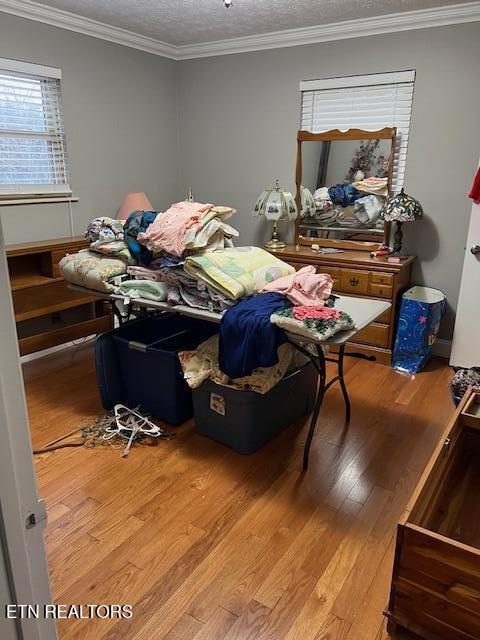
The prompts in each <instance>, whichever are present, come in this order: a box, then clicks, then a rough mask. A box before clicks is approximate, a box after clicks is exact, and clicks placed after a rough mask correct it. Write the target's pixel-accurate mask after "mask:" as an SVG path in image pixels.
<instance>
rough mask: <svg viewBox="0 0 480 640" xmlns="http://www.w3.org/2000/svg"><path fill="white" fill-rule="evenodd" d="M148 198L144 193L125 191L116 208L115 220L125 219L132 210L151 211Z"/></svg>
mask: <svg viewBox="0 0 480 640" xmlns="http://www.w3.org/2000/svg"><path fill="white" fill-rule="evenodd" d="M153 210H154V209H153V206H152V203H151V202H150V200H149V199H148V198H147V196H146V195H145V194H144V193H127V195H126V196H125V197H124V199H123V202H122V205H121V207H120V209H119V210H118V215H117V220H126V219H127V218H128V216H129V215H130V214H131V213H132V211H153Z"/></svg>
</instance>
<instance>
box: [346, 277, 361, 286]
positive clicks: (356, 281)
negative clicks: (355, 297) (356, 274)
mask: <svg viewBox="0 0 480 640" xmlns="http://www.w3.org/2000/svg"><path fill="white" fill-rule="evenodd" d="M349 282H350V284H351V285H352V287H356V286H358V285H359V284H360V280H359V279H358V278H350V280H349Z"/></svg>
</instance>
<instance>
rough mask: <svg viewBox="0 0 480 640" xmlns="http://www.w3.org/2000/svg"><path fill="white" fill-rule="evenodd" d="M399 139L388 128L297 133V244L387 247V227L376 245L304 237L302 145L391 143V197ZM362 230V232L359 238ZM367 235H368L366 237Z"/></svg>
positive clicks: (393, 131) (334, 246)
mask: <svg viewBox="0 0 480 640" xmlns="http://www.w3.org/2000/svg"><path fill="white" fill-rule="evenodd" d="M396 135H397V129H396V127H385V128H384V129H379V130H378V131H364V130H363V129H348V131H340V130H339V129H332V130H331V131H325V132H323V133H311V132H310V131H298V132H297V166H296V170H295V184H296V187H297V192H296V195H295V202H296V204H297V209H298V217H297V219H296V220H295V244H300V245H307V246H311V245H312V244H318V245H319V246H320V247H333V248H337V249H347V250H352V249H353V250H355V249H356V250H360V251H374V250H375V249H377V248H378V245H379V244H380V243H381V242H385V243H388V239H389V235H390V225H389V224H388V223H385V224H384V230H383V235H380V234H379V235H378V240H376V241H373V240H371V239H365V240H361V239H359V240H342V239H338V240H333V239H331V238H306V237H305V236H302V234H301V232H300V224H301V222H302V218H301V217H300V209H301V206H300V205H301V197H300V186H301V184H302V143H303V142H324V141H334V140H358V141H359V142H360V141H361V140H390V141H391V147H390V160H389V166H388V173H387V177H388V193H389V195H391V193H392V173H393V157H394V153H395V139H396ZM360 234H361V230H359V234H358V235H360ZM365 235H366V236H367V235H369V234H368V233H365ZM370 235H371V234H370Z"/></svg>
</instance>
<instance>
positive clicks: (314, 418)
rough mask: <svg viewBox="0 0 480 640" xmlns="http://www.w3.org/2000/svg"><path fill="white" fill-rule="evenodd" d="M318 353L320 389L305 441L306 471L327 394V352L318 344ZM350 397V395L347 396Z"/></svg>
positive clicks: (304, 462)
mask: <svg viewBox="0 0 480 640" xmlns="http://www.w3.org/2000/svg"><path fill="white" fill-rule="evenodd" d="M316 349H317V355H318V360H317V363H318V366H317V370H318V374H319V375H318V379H319V380H318V389H317V395H316V398H315V404H314V408H313V414H312V419H311V422H310V428H309V430H308V435H307V440H306V442H305V449H304V451H303V468H304V470H305V471H306V470H307V469H308V457H309V454H310V447H311V445H312V439H313V434H314V433H315V427H316V426H317V420H318V415H319V413H320V409H321V406H322V402H323V396H324V395H325V386H326V385H325V382H326V371H325V354H324V353H323V349H322V347H320V346H318V345H317V347H316ZM347 397H348V396H347Z"/></svg>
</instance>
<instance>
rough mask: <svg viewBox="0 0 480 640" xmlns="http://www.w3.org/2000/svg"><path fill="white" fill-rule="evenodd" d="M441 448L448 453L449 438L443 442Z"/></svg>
mask: <svg viewBox="0 0 480 640" xmlns="http://www.w3.org/2000/svg"><path fill="white" fill-rule="evenodd" d="M443 448H444V449H445V451H448V450H449V448H450V438H446V439H445V442H444V443H443Z"/></svg>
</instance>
